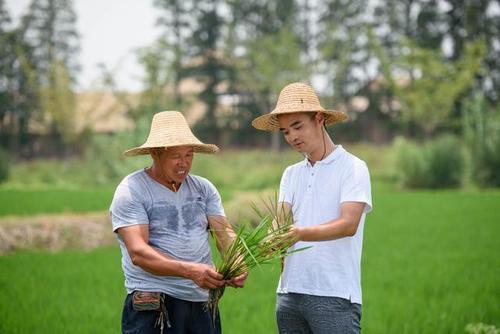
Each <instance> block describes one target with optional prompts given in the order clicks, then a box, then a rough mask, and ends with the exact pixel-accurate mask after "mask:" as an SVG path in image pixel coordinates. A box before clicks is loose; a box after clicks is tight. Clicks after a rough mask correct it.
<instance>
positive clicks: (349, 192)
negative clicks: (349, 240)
mask: <svg viewBox="0 0 500 334" xmlns="http://www.w3.org/2000/svg"><path fill="white" fill-rule="evenodd" d="M344 202H361V203H365V204H366V205H365V210H364V212H365V213H368V212H370V211H371V210H372V194H371V184H370V173H369V172H368V167H367V166H366V164H365V163H364V162H363V161H359V162H355V163H353V166H352V168H351V169H350V170H349V172H347V173H346V176H345V177H344V179H343V181H342V188H341V190H340V203H344Z"/></svg>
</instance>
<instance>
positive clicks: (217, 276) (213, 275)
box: [207, 270, 224, 281]
mask: <svg viewBox="0 0 500 334" xmlns="http://www.w3.org/2000/svg"><path fill="white" fill-rule="evenodd" d="M207 273H208V276H209V277H210V278H213V279H216V280H219V281H220V280H222V279H223V278H224V276H222V275H221V274H219V273H218V272H216V271H215V270H208V271H207Z"/></svg>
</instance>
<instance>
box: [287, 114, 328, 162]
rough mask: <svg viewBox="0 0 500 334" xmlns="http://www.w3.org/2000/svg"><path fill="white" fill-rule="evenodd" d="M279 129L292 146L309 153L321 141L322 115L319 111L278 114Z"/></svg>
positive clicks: (319, 147)
mask: <svg viewBox="0 0 500 334" xmlns="http://www.w3.org/2000/svg"><path fill="white" fill-rule="evenodd" d="M278 122H279V126H280V131H281V133H283V136H284V137H285V140H286V141H287V143H288V144H290V146H292V148H293V149H294V150H296V151H298V152H300V153H302V154H308V155H311V154H312V153H313V152H314V151H316V150H320V149H321V147H322V146H321V145H322V143H323V139H322V138H323V137H322V136H323V115H322V114H321V113H293V114H284V115H280V116H278Z"/></svg>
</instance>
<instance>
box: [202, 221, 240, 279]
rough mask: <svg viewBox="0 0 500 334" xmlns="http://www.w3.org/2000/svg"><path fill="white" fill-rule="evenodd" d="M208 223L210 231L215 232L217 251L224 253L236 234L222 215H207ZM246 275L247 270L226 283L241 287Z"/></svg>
mask: <svg viewBox="0 0 500 334" xmlns="http://www.w3.org/2000/svg"><path fill="white" fill-rule="evenodd" d="M208 225H209V226H210V231H212V232H213V233H214V234H215V241H216V243H217V249H218V250H219V253H221V254H222V253H224V252H225V251H227V249H228V248H229V246H231V243H232V242H233V240H234V238H236V234H235V233H234V231H233V228H232V227H231V224H229V222H228V221H227V218H226V217H224V216H208ZM247 276H248V272H246V273H243V274H241V275H240V276H238V277H235V278H233V279H231V280H229V281H228V282H227V284H228V285H230V286H232V287H233V288H242V287H243V286H244V285H245V280H246V278H247Z"/></svg>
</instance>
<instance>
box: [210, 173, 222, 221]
mask: <svg viewBox="0 0 500 334" xmlns="http://www.w3.org/2000/svg"><path fill="white" fill-rule="evenodd" d="M206 189H207V201H206V205H207V209H206V214H207V216H224V217H225V216H226V213H225V212H224V207H223V206H222V199H221V197H220V194H219V192H218V191H217V188H215V186H214V185H213V184H212V182H210V181H208V180H207V182H206Z"/></svg>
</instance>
